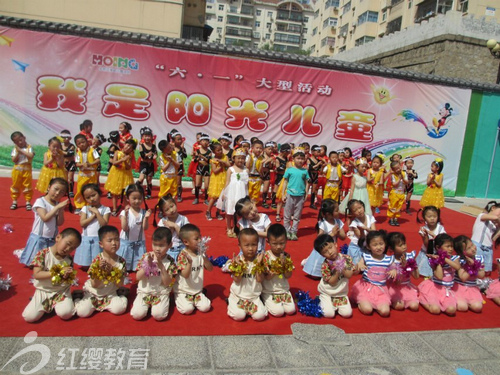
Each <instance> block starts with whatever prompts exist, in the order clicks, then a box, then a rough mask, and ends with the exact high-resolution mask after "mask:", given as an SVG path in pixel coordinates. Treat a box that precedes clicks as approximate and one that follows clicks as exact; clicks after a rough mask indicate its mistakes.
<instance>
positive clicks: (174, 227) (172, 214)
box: [153, 196, 189, 263]
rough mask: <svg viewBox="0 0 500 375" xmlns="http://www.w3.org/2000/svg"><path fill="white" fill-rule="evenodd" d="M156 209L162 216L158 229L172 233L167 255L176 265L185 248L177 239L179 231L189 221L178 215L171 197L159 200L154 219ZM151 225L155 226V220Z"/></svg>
mask: <svg viewBox="0 0 500 375" xmlns="http://www.w3.org/2000/svg"><path fill="white" fill-rule="evenodd" d="M156 208H158V210H160V212H161V214H162V218H161V220H160V221H159V222H158V227H166V228H168V229H170V231H171V232H172V247H171V248H170V249H169V250H168V255H170V256H171V257H172V258H174V260H175V262H176V263H177V257H178V256H179V253H180V252H181V251H182V249H184V247H185V246H184V244H183V243H182V241H181V239H180V238H179V231H180V230H181V228H182V227H183V226H184V225H186V224H189V220H188V219H187V217H186V216H184V215H181V214H179V212H178V211H177V205H176V203H175V199H174V198H172V197H169V196H167V197H161V198H160V200H159V201H158V204H157V205H156V206H155V218H156ZM153 225H154V226H156V219H155V220H154V221H153Z"/></svg>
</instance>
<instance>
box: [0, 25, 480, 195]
mask: <svg viewBox="0 0 500 375" xmlns="http://www.w3.org/2000/svg"><path fill="white" fill-rule="evenodd" d="M0 63H1V65H0V66H2V69H1V70H0V82H1V85H0V123H1V131H2V137H1V138H0V142H1V143H2V144H3V145H7V144H9V143H10V139H9V136H10V133H11V132H12V131H15V130H20V131H23V132H24V133H25V134H26V136H27V137H28V140H29V142H31V143H32V144H45V143H46V141H47V140H48V139H49V138H50V137H51V136H53V135H54V134H58V133H59V132H60V130H62V129H69V130H70V131H71V133H72V134H73V135H74V134H76V133H78V131H79V124H80V123H81V122H82V121H83V120H84V119H87V118H88V119H91V120H92V121H93V122H94V130H93V133H94V134H95V133H98V132H99V133H104V134H105V135H107V134H108V133H109V132H110V131H111V130H117V128H118V124H119V123H120V122H121V121H128V122H130V123H131V124H132V126H133V130H132V133H133V134H134V135H135V136H138V134H139V129H140V128H141V127H143V126H149V127H150V128H152V129H153V131H154V132H155V133H156V135H157V137H158V139H162V138H164V137H165V135H166V134H167V133H168V132H169V131H171V130H172V129H174V128H175V129H177V130H179V131H180V132H181V133H182V134H183V135H184V136H185V137H186V144H187V145H188V146H190V145H192V143H193V141H194V139H195V134H196V133H197V132H199V131H202V132H206V133H208V134H209V135H210V136H212V137H219V136H220V135H221V134H222V133H223V132H230V133H232V134H233V136H235V135H237V134H243V135H244V136H245V137H248V138H249V137H251V136H258V137H259V138H261V139H262V140H263V141H268V140H274V141H276V142H278V143H284V142H294V143H295V144H298V143H300V142H304V141H307V142H309V143H310V144H311V145H313V144H325V145H327V146H328V149H329V150H337V149H339V148H343V147H346V146H349V147H351V148H352V149H353V151H354V152H355V154H359V153H360V151H361V149H362V148H363V147H367V148H369V149H371V150H372V151H373V152H377V151H382V152H384V153H385V154H386V155H388V156H390V155H392V154H393V153H395V152H397V153H400V154H402V155H403V156H413V157H415V160H416V167H417V170H418V171H419V174H420V177H421V178H420V180H421V181H422V180H423V179H424V178H425V176H426V174H427V173H428V171H429V169H430V167H429V165H430V162H431V161H432V160H433V159H434V158H435V157H438V156H439V157H442V158H443V159H444V160H445V171H444V173H445V181H444V187H445V188H446V189H449V190H451V191H454V190H455V187H456V181H457V177H456V176H457V174H458V167H459V162H460V154H461V149H462V143H463V138H464V133H465V127H466V121H467V114H468V107H469V101H470V95H471V92H470V90H463V89H457V88H450V87H442V86H433V85H428V84H420V83H415V82H407V81H402V80H396V79H388V78H381V77H373V76H367V75H362V74H355V73H345V72H340V71H332V70H324V69H316V68H307V67H301V66H294V65H288V64H280V63H270V62H264V61H257V60H245V59H240V58H232V57H227V56H215V55H209V54H202V53H194V52H185V51H179V50H172V49H159V48H153V47H149V46H141V45H133V44H125V43H117V42H109V41H102V40H95V39H86V38H80V37H75V36H67V35H54V34H49V33H40V32H32V31H25V30H19V29H6V28H3V29H0Z"/></svg>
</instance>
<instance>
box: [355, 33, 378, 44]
mask: <svg viewBox="0 0 500 375" xmlns="http://www.w3.org/2000/svg"><path fill="white" fill-rule="evenodd" d="M374 39H375V38H374V37H373V36H367V35H365V36H363V37H361V38H359V39H356V41H355V42H354V45H355V46H362V45H363V44H365V43H368V42H371V41H372V40H374Z"/></svg>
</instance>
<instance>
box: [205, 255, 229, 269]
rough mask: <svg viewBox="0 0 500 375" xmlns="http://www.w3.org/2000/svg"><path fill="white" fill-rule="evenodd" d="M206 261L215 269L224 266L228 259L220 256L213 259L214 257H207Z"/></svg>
mask: <svg viewBox="0 0 500 375" xmlns="http://www.w3.org/2000/svg"><path fill="white" fill-rule="evenodd" d="M208 260H209V261H210V263H212V264H213V265H214V266H216V267H219V268H222V267H223V266H224V264H226V263H227V261H228V260H229V257H227V256H225V255H221V256H220V257H217V258H215V259H214V257H209V258H208Z"/></svg>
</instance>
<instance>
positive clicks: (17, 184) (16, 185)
mask: <svg viewBox="0 0 500 375" xmlns="http://www.w3.org/2000/svg"><path fill="white" fill-rule="evenodd" d="M24 150H25V151H27V152H30V153H32V152H33V150H32V149H31V146H30V145H26V147H25V148H24ZM17 155H18V151H17V149H16V148H15V147H14V149H13V150H12V154H11V156H12V157H13V158H14V157H17ZM21 193H22V194H24V199H25V200H26V203H30V202H31V198H33V181H32V174H31V160H29V159H28V158H27V157H26V156H24V155H23V154H21V155H20V156H19V157H18V160H17V163H16V164H14V166H13V167H12V186H11V187H10V196H11V198H12V200H13V201H17V198H18V197H19V195H21Z"/></svg>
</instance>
